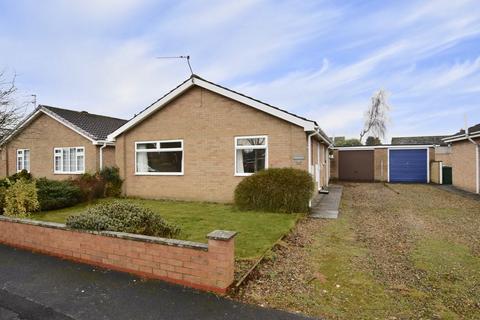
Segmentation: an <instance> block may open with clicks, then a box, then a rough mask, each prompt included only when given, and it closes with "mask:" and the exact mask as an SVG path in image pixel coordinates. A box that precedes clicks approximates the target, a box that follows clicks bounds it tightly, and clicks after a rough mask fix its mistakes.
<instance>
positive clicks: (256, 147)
mask: <svg viewBox="0 0 480 320" xmlns="http://www.w3.org/2000/svg"><path fill="white" fill-rule="evenodd" d="M266 168H268V138H267V136H251V137H235V175H236V176H248V175H251V174H253V173H255V172H257V171H260V170H263V169H266Z"/></svg>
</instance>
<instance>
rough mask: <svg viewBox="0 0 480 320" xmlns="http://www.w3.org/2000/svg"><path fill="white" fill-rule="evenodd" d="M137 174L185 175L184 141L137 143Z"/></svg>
mask: <svg viewBox="0 0 480 320" xmlns="http://www.w3.org/2000/svg"><path fill="white" fill-rule="evenodd" d="M135 174H137V175H183V140H163V141H146V142H136V143H135Z"/></svg>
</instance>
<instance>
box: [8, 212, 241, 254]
mask: <svg viewBox="0 0 480 320" xmlns="http://www.w3.org/2000/svg"><path fill="white" fill-rule="evenodd" d="M0 221H7V222H12V223H20V224H28V225H33V226H39V227H45V228H52V229H61V230H68V231H74V232H81V233H90V234H96V235H102V236H107V237H113V238H120V239H126V240H132V241H139V242H148V243H157V244H163V245H168V246H175V247H181V248H191V249H196V250H202V251H208V244H206V243H200V242H193V241H185V240H178V239H169V238H160V237H152V236H145V235H141V234H132V233H125V232H114V231H93V230H81V229H71V228H68V227H67V226H66V225H65V224H63V223H56V222H45V221H38V220H31V219H20V218H13V217H7V216H2V215H0ZM217 231H220V230H216V231H213V232H211V233H210V234H213V233H215V232H217ZM220 232H227V233H228V232H232V231H220ZM210 234H209V235H210ZM207 237H208V236H207ZM209 239H210V238H209ZM218 240H221V239H218Z"/></svg>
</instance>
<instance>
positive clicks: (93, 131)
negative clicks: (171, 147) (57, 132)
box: [39, 105, 127, 140]
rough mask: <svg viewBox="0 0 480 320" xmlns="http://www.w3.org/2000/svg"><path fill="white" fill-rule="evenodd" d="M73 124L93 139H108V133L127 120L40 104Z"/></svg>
mask: <svg viewBox="0 0 480 320" xmlns="http://www.w3.org/2000/svg"><path fill="white" fill-rule="evenodd" d="M39 108H40V109H41V108H45V109H47V110H49V111H51V112H53V113H54V114H55V115H57V116H58V117H60V118H61V119H63V120H66V121H67V122H68V123H70V124H72V125H73V126H75V127H77V128H78V129H81V131H83V133H86V134H87V135H88V136H90V137H91V138H92V139H93V140H106V139H107V135H109V134H110V133H112V132H113V131H115V130H117V129H118V128H120V127H121V126H122V125H124V124H125V123H126V122H127V120H124V119H119V118H113V117H108V116H103V115H99V114H93V113H89V112H86V111H75V110H70V109H63V108H57V107H51V106H45V105H40V106H39Z"/></svg>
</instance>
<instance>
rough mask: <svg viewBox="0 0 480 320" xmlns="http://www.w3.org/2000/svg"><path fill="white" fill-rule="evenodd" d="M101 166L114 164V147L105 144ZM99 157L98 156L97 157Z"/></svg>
mask: <svg viewBox="0 0 480 320" xmlns="http://www.w3.org/2000/svg"><path fill="white" fill-rule="evenodd" d="M102 157H103V167H104V168H105V167H113V166H115V147H114V146H107V147H105V148H103V155H102ZM99 159H100V157H99Z"/></svg>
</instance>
